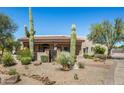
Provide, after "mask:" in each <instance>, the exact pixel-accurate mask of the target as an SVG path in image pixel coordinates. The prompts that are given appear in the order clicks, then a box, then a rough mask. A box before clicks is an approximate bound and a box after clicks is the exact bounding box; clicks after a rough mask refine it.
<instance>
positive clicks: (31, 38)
mask: <svg viewBox="0 0 124 93" xmlns="http://www.w3.org/2000/svg"><path fill="white" fill-rule="evenodd" d="M29 25H30V30H29V31H28V29H27V26H25V34H26V36H27V37H28V38H29V48H30V52H31V54H32V57H33V58H34V34H35V31H34V24H33V17H32V10H31V8H29Z"/></svg>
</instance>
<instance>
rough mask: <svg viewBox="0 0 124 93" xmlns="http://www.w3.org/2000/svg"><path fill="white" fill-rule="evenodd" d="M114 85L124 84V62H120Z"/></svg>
mask: <svg viewBox="0 0 124 93" xmlns="http://www.w3.org/2000/svg"><path fill="white" fill-rule="evenodd" d="M114 80H115V81H114V84H115V85H123V84H124V60H118V62H117V66H116V69H115V75H114Z"/></svg>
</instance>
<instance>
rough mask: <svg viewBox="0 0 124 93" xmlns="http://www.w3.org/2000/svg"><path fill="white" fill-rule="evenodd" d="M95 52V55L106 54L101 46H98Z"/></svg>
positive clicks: (94, 49)
mask: <svg viewBox="0 0 124 93" xmlns="http://www.w3.org/2000/svg"><path fill="white" fill-rule="evenodd" d="M93 51H94V53H95V54H104V53H105V51H106V49H105V48H104V47H102V46H100V45H96V46H95V47H94V48H93Z"/></svg>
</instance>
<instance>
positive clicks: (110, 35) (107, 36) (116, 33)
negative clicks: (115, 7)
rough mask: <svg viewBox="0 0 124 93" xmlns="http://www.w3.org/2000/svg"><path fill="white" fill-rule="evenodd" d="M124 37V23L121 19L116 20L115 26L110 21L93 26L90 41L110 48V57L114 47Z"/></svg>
mask: <svg viewBox="0 0 124 93" xmlns="http://www.w3.org/2000/svg"><path fill="white" fill-rule="evenodd" d="M123 37H124V22H123V20H122V19H121V18H116V19H115V20H114V24H112V23H110V22H109V21H103V22H102V23H99V24H93V25H92V26H91V32H90V34H89V35H88V39H89V40H92V41H93V42H95V43H100V44H104V45H106V46H107V48H108V54H107V55H108V57H110V56H111V49H112V48H113V46H114V45H115V44H116V43H117V42H119V41H120V40H122V39H123Z"/></svg>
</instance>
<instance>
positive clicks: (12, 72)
mask: <svg viewBox="0 0 124 93" xmlns="http://www.w3.org/2000/svg"><path fill="white" fill-rule="evenodd" d="M8 74H9V75H16V74H18V73H17V71H16V69H13V68H11V69H9V71H8Z"/></svg>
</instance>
